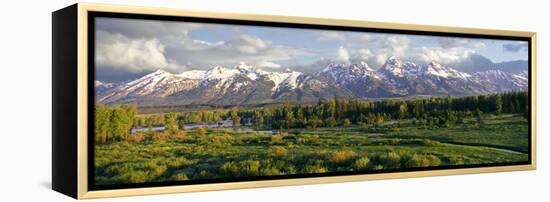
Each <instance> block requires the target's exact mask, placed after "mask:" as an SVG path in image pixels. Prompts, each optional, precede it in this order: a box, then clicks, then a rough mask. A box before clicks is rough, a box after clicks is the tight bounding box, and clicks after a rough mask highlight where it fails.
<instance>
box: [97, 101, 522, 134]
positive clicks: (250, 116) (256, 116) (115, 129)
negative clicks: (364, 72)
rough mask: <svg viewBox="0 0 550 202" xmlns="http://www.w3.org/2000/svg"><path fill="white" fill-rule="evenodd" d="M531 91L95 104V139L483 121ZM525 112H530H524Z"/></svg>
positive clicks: (511, 108)
mask: <svg viewBox="0 0 550 202" xmlns="http://www.w3.org/2000/svg"><path fill="white" fill-rule="evenodd" d="M528 105H529V95H528V93H527V92H508V93H501V94H489V95H478V96H467V97H459V98H452V97H450V96H447V97H431V98H427V99H411V100H381V101H367V100H358V99H356V100H341V99H338V98H334V99H329V100H319V101H318V102H317V104H313V105H301V104H297V105H292V104H290V103H286V104H283V105H282V106H277V107H269V108H259V109H239V108H237V107H233V108H232V109H230V110H209V111H197V112H186V113H176V112H170V113H166V114H154V115H147V116H137V109H136V106H134V105H120V106H111V107H109V106H103V105H99V106H96V108H95V140H96V143H99V144H101V143H106V142H110V141H119V140H125V139H127V138H128V135H129V133H130V130H131V129H132V128H136V127H139V128H144V127H153V126H165V130H166V132H169V133H174V132H177V131H178V130H180V129H182V128H183V124H187V123H201V122H218V121H221V120H231V121H232V123H233V126H234V127H239V125H248V124H247V123H252V124H253V125H254V127H256V128H261V129H292V128H317V127H336V126H342V127H349V126H351V125H352V124H356V125H359V126H361V127H367V126H378V125H380V124H382V123H384V122H386V121H390V120H396V119H397V120H399V119H413V124H419V123H421V124H424V125H437V126H443V127H453V126H454V125H455V124H456V123H457V122H460V121H462V119H464V118H476V119H477V123H480V124H481V123H482V122H483V119H482V116H484V114H494V115H499V114H502V113H516V114H520V113H521V114H528V111H529V110H528ZM525 117H526V118H527V115H526V116H525Z"/></svg>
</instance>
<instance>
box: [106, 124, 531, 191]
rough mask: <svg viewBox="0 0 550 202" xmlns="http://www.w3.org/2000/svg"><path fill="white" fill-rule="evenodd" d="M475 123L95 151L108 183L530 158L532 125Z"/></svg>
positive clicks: (212, 134)
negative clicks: (529, 128)
mask: <svg viewBox="0 0 550 202" xmlns="http://www.w3.org/2000/svg"><path fill="white" fill-rule="evenodd" d="M472 122H474V120H469V121H468V120H466V121H465V123H460V124H457V125H455V126H454V127H452V128H439V127H427V126H417V125H415V124H413V123H412V121H411V120H400V121H394V122H392V123H390V124H387V125H382V126H378V127H367V128H360V127H359V126H354V125H352V126H350V127H348V128H317V129H305V130H303V131H300V132H299V133H295V134H293V133H292V131H287V132H284V131H283V132H281V133H280V134H273V135H271V134H260V133H247V134H244V133H234V132H232V130H231V129H230V128H214V129H207V130H206V131H199V130H200V129H190V130H186V131H184V132H178V133H176V134H170V135H168V134H164V133H155V134H150V136H144V137H135V138H133V139H132V138H130V140H129V141H123V142H115V143H110V144H104V145H98V146H96V147H95V166H96V169H95V181H96V184H98V185H108V184H126V183H142V182H165V181H182V180H197V179H216V178H237V177H249V176H270V175H288V174H304V173H326V172H339V171H366V172H368V171H371V170H381V169H382V170H384V169H402V168H417V167H437V166H448V165H476V164H491V163H513V162H525V161H527V160H528V157H529V153H528V152H529V133H528V122H527V121H526V120H525V118H523V117H522V116H521V115H512V114H505V115H501V116H490V117H487V118H485V120H484V123H483V124H479V125H474V124H472ZM289 132H290V133H289Z"/></svg>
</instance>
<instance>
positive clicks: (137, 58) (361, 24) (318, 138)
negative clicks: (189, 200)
mask: <svg viewBox="0 0 550 202" xmlns="http://www.w3.org/2000/svg"><path fill="white" fill-rule="evenodd" d="M535 55H536V54H535V33H533V32H522V31H504V30H489V29H471V28H454V27H440V26H425V25H408V24H393V23H378V22H365V21H351V20H334V19H317V18H303V17H285V16H268V15H249V14H232V13H212V12H199V11H188V10H173V9H160V8H144V7H128V6H112V5H98V4H75V5H72V6H69V7H67V8H64V9H61V10H59V11H56V12H54V13H53V173H52V175H53V176H52V179H53V189H54V190H56V191H59V192H61V193H64V194H66V195H69V196H71V197H74V198H78V199H87V198H98V197H116V196H129V195H144V194H161V193H177V192H192V191H208V190H222V189H237V188H253V187H266V186H283V185H300V184H313V183H330V182H345V181H356V180H374V179H392V178H405V177H421V176H438V175H455V174H469V173H485V172H499V171H515V170H532V169H535V162H536V161H535V109H536V107H535V75H536V73H535V61H536V60H535Z"/></svg>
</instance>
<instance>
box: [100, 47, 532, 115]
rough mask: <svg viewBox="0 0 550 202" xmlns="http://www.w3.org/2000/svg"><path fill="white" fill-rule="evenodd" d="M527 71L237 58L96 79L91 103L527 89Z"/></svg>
mask: <svg viewBox="0 0 550 202" xmlns="http://www.w3.org/2000/svg"><path fill="white" fill-rule="evenodd" d="M527 87H528V79H527V72H521V73H519V74H512V73H507V72H503V71H500V70H489V71H483V72H476V73H474V74H468V73H465V72H461V71H458V70H456V69H453V68H451V67H446V66H444V65H442V64H439V63H437V62H435V61H433V62H431V63H429V64H426V65H418V64H415V63H413V62H410V61H403V60H399V59H397V58H396V57H390V58H388V59H387V61H386V63H385V64H384V65H382V66H381V67H380V68H378V69H376V70H374V69H373V68H371V67H369V66H368V65H367V64H366V63H364V62H361V63H359V64H338V63H330V64H328V65H327V66H326V67H324V68H323V69H322V70H321V71H320V72H318V73H314V74H307V73H302V72H297V71H291V70H288V69H287V70H286V71H284V72H268V71H264V70H261V69H257V68H254V67H252V66H249V65H246V64H245V63H240V64H239V65H237V66H235V67H233V68H225V67H221V66H215V67H213V68H211V69H209V70H191V71H185V72H182V73H179V74H173V73H170V72H166V71H164V70H157V71H155V72H153V73H150V74H147V75H145V76H143V77H141V78H138V79H136V80H133V81H129V82H126V83H121V84H118V85H116V84H111V83H104V82H101V81H95V88H96V91H95V92H96V102H97V103H103V104H117V103H127V102H134V103H138V104H139V105H147V106H151V105H180V104H205V103H206V104H222V105H227V104H261V103H271V102H281V101H295V102H312V101H317V100H318V99H327V98H332V97H334V96H336V97H340V98H360V99H369V98H391V97H404V96H421V95H458V96H460V95H475V94H485V93H495V92H506V91H523V90H527Z"/></svg>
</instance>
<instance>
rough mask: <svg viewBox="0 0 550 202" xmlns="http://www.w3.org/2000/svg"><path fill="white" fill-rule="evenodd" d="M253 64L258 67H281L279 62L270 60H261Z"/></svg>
mask: <svg viewBox="0 0 550 202" xmlns="http://www.w3.org/2000/svg"><path fill="white" fill-rule="evenodd" d="M253 65H254V66H256V67H260V68H270V69H277V68H281V65H280V64H277V63H274V62H270V61H261V62H259V63H256V64H253Z"/></svg>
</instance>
